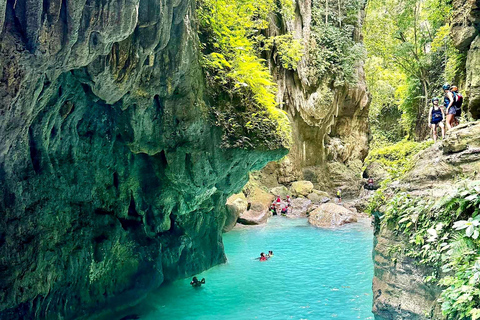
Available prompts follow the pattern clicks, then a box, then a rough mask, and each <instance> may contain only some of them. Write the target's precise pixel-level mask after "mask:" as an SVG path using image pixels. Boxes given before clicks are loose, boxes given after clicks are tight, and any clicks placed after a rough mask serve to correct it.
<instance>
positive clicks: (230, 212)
mask: <svg viewBox="0 0 480 320" xmlns="http://www.w3.org/2000/svg"><path fill="white" fill-rule="evenodd" d="M247 207H248V202H247V200H246V198H245V195H244V194H243V193H239V194H234V195H233V196H231V197H230V198H228V200H227V204H226V208H227V216H226V219H225V225H224V227H223V232H228V231H230V230H232V229H233V227H235V224H236V223H237V220H238V218H239V217H240V215H241V214H243V213H244V212H245V211H247Z"/></svg>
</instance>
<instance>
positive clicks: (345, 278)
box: [133, 217, 373, 320]
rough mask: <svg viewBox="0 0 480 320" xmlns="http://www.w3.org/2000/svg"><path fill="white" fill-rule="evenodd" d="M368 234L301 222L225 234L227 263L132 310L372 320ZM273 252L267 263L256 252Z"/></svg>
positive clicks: (200, 316)
mask: <svg viewBox="0 0 480 320" xmlns="http://www.w3.org/2000/svg"><path fill="white" fill-rule="evenodd" d="M372 237H373V236H372V229H371V228H370V226H369V224H368V221H367V222H365V223H357V224H352V225H348V226H345V227H343V228H340V229H336V230H322V229H316V228H314V227H312V226H310V225H309V224H308V222H307V220H306V219H298V220H290V219H286V218H283V217H274V218H272V219H270V220H269V222H268V224H267V225H264V226H256V227H243V228H239V229H234V230H233V231H231V232H229V233H227V234H225V235H224V245H225V251H226V254H227V258H228V262H227V263H226V264H224V265H220V266H217V267H214V268H212V269H210V270H208V271H205V272H203V273H201V274H199V275H198V278H199V279H201V278H205V279H206V284H205V285H204V286H202V287H201V288H192V287H191V286H190V285H189V282H190V280H191V279H184V280H179V281H175V282H173V283H170V284H166V285H164V286H162V287H161V288H160V289H159V290H158V291H157V292H155V293H152V294H151V295H150V296H149V297H148V298H147V299H146V301H144V302H143V303H141V304H140V305H139V306H137V307H136V308H135V310H133V312H134V313H135V314H136V315H138V316H139V318H140V319H145V320H158V319H176V320H177V319H178V320H180V319H192V320H193V319H195V320H206V319H231V320H235V319H309V320H323V319H341V320H353V319H373V314H372V312H371V308H372V277H373V263H372V241H373V240H372ZM268 250H272V251H273V252H274V256H273V257H272V258H271V259H269V260H268V261H265V262H260V261H259V260H256V259H255V258H256V257H258V256H259V254H260V252H265V253H267V252H268Z"/></svg>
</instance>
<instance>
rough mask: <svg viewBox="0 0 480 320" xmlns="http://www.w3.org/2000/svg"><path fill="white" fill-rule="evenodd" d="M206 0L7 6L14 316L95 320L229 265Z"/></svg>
mask: <svg viewBox="0 0 480 320" xmlns="http://www.w3.org/2000/svg"><path fill="white" fill-rule="evenodd" d="M194 5H195V3H194V1H193V0H175V1H167V0H156V1H153V0H131V1H126V2H125V1H112V0H98V1H82V0H80V1H72V0H63V1H60V0H50V1H43V2H42V1H35V0H33V1H23V0H19V1H5V0H2V1H0V30H1V35H0V101H1V102H0V115H1V117H0V213H1V218H0V273H1V275H0V318H1V319H5V320H9V319H59V318H62V319H72V318H87V319H91V317H90V315H91V314H92V313H96V312H98V310H100V309H103V308H105V307H106V306H110V307H117V306H123V305H124V302H125V301H130V302H132V303H133V302H135V301H136V300H137V299H140V298H141V297H143V296H144V295H145V294H146V293H148V292H149V291H150V290H152V289H154V288H157V287H158V286H159V285H160V284H161V283H162V282H163V281H165V280H173V279H176V278H179V277H185V276H188V275H191V274H193V273H197V272H199V271H202V270H204V269H206V268H208V267H211V266H213V265H215V264H218V263H221V262H223V261H225V256H224V253H223V245H222V240H221V232H222V229H223V227H224V222H225V218H226V215H225V202H226V199H227V197H228V196H229V195H230V194H232V193H234V192H239V191H240V189H241V188H242V187H243V185H244V184H245V183H246V181H247V179H248V177H247V172H248V171H249V170H252V169H257V170H258V169H261V168H262V167H263V166H264V165H265V164H266V163H267V162H268V161H272V160H274V159H277V158H280V157H281V156H283V155H284V154H285V150H274V151H264V150H249V151H247V150H233V149H230V150H223V149H220V148H219V147H218V146H219V145H220V142H221V130H220V129H219V128H216V127H214V126H212V124H211V121H210V120H209V117H208V108H209V105H208V102H207V103H206V101H204V80H203V73H202V70H201V68H200V66H199V64H198V61H199V51H198V48H197V43H198V39H197V31H196V30H197V28H196V25H195V22H194V20H193V17H194Z"/></svg>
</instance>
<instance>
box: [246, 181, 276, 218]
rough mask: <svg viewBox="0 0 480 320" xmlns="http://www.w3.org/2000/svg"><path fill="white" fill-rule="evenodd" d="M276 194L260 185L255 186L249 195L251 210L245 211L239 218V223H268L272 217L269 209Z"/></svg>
mask: <svg viewBox="0 0 480 320" xmlns="http://www.w3.org/2000/svg"><path fill="white" fill-rule="evenodd" d="M274 198H275V197H274V196H273V195H272V194H270V193H268V192H266V191H265V190H262V189H260V188H259V187H254V188H253V189H252V190H251V191H250V193H249V194H248V196H247V202H248V204H249V206H250V208H249V210H247V211H244V212H243V213H241V214H240V217H239V218H238V223H241V224H246V225H256V224H263V223H266V222H267V220H268V218H270V217H271V215H272V214H271V212H270V211H269V207H270V204H271V203H272V202H273V200H274Z"/></svg>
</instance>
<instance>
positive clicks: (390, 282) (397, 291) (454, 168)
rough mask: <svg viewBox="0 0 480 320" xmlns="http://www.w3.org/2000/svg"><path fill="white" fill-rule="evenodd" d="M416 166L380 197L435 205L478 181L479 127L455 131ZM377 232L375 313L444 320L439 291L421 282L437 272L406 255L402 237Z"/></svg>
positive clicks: (406, 243) (389, 319)
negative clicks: (423, 199)
mask: <svg viewBox="0 0 480 320" xmlns="http://www.w3.org/2000/svg"><path fill="white" fill-rule="evenodd" d="M414 161H415V166H414V167H413V168H412V169H411V170H410V171H409V172H408V173H407V174H406V175H405V176H403V177H402V178H401V179H400V180H398V181H396V182H394V183H392V184H391V185H390V186H389V187H388V188H387V189H386V190H385V191H384V193H383V195H384V196H386V197H387V198H390V197H391V196H393V195H395V194H397V193H398V192H407V193H408V195H409V197H411V198H419V197H426V198H428V199H429V200H438V199H440V198H442V197H443V196H445V195H448V194H451V193H453V192H455V191H456V189H457V187H458V186H457V185H456V182H457V181H460V182H459V183H458V184H459V185H463V184H464V182H462V179H468V180H469V181H471V180H474V181H475V180H480V174H479V172H480V122H474V123H467V124H464V125H461V126H459V127H457V128H455V129H454V130H453V131H451V132H450V133H449V135H448V136H447V138H446V139H445V140H444V141H442V142H438V143H437V144H435V145H433V146H432V147H430V148H428V149H426V150H424V151H422V152H421V153H419V154H418V155H417V157H416V158H415V159H414ZM432 219H434V218H433V217H432ZM377 221H378V220H377ZM379 227H380V225H379V224H377V230H376V235H375V241H374V263H375V269H374V270H375V271H374V280H373V294H374V306H373V311H374V313H375V314H376V315H377V316H379V317H381V318H379V319H385V320H397V319H399V320H400V319H443V318H444V317H443V316H442V313H441V309H440V304H439V302H438V298H439V296H440V293H441V291H442V288H441V287H440V286H437V285H435V284H428V283H425V281H424V280H425V277H427V276H430V275H432V274H434V273H438V272H440V271H439V270H434V269H432V268H430V267H428V266H426V265H423V264H420V263H419V261H418V260H416V259H414V258H411V257H409V256H406V255H405V254H404V249H405V248H406V247H408V246H409V241H410V239H409V238H408V237H407V236H406V235H405V234H399V233H398V232H396V233H395V232H393V231H392V230H391V229H389V228H388V227H386V226H385V225H383V224H382V227H381V228H379Z"/></svg>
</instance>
